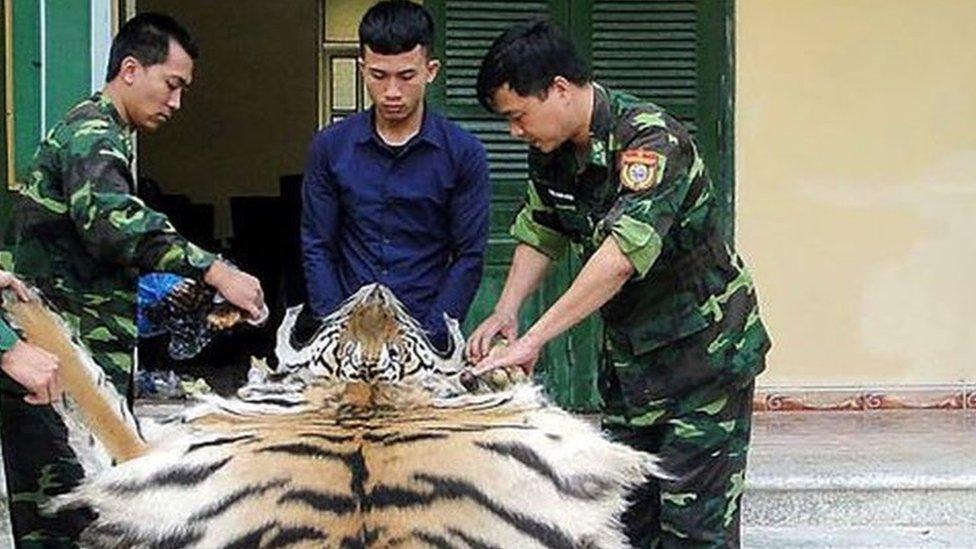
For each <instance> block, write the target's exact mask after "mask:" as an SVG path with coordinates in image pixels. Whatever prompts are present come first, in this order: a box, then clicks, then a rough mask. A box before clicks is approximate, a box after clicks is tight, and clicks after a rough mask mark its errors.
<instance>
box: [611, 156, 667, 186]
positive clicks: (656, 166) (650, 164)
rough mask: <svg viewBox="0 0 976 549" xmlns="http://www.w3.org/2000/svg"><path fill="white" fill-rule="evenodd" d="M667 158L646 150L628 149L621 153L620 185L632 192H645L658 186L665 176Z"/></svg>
mask: <svg viewBox="0 0 976 549" xmlns="http://www.w3.org/2000/svg"><path fill="white" fill-rule="evenodd" d="M666 160H667V158H666V157H665V156H664V155H663V154H660V153H657V152H654V151H649V150H646V149H628V150H626V151H622V152H621V153H620V183H621V185H623V186H624V187H625V188H627V189H630V190H631V191H644V190H647V189H650V188H651V187H653V186H655V185H657V184H658V183H659V182H660V181H661V179H662V177H663V176H664V164H665V161H666Z"/></svg>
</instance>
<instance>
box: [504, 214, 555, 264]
mask: <svg viewBox="0 0 976 549" xmlns="http://www.w3.org/2000/svg"><path fill="white" fill-rule="evenodd" d="M531 215H532V214H531V213H530V212H529V210H528V209H523V210H522V211H520V212H519V214H518V215H517V216H516V217H515V222H514V223H512V227H511V229H509V231H508V232H509V234H511V235H512V237H513V238H515V240H518V241H519V242H521V243H523V244H527V245H529V246H532V247H533V248H535V249H536V250H538V251H540V252H542V253H543V254H545V255H546V256H548V257H549V259H552V260H553V261H558V260H559V258H561V257H562V256H563V254H565V253H566V248H567V247H568V241H567V239H566V236H565V235H562V234H560V233H558V232H556V231H554V230H552V229H550V228H548V227H545V226H543V225H540V224H539V223H536V222H535V221H533V220H532V217H531Z"/></svg>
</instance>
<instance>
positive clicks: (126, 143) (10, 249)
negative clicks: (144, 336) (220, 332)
mask: <svg viewBox="0 0 976 549" xmlns="http://www.w3.org/2000/svg"><path fill="white" fill-rule="evenodd" d="M132 160H133V151H132V135H131V131H130V130H129V129H128V128H127V127H126V124H125V123H124V121H123V120H122V118H121V116H120V115H119V113H118V111H117V110H116V109H115V106H114V105H113V104H112V102H111V100H110V99H109V98H108V97H106V96H104V95H102V94H100V93H96V94H95V95H93V96H92V97H90V98H89V99H87V100H85V101H82V102H81V103H79V104H78V105H76V106H75V107H74V108H72V109H71V110H70V111H69V112H68V113H67V114H66V115H65V117H64V118H63V119H62V120H61V121H59V122H58V123H57V124H56V125H55V126H54V127H53V128H52V129H51V131H50V132H49V133H48V134H47V136H46V137H45V138H44V140H43V141H42V142H41V144H40V145H39V147H38V149H37V152H36V153H35V154H34V158H33V160H32V161H31V164H30V165H29V167H28V169H27V171H26V177H25V179H26V180H25V181H22V182H21V187H20V192H19V196H18V197H17V198H16V201H15V203H14V205H13V209H12V211H11V219H10V225H9V226H8V227H7V231H6V234H5V248H6V252H4V253H3V254H0V268H5V269H8V270H10V271H12V272H15V273H17V274H18V275H19V276H21V277H22V278H23V279H24V280H27V281H29V282H31V283H33V284H35V285H36V286H38V287H39V288H40V289H41V291H42V292H43V293H44V294H45V295H46V297H47V298H48V299H50V300H51V301H53V302H54V304H55V305H56V306H57V307H58V308H59V309H60V311H61V312H62V314H63V316H64V317H65V318H66V320H68V322H69V323H70V324H72V325H73V326H74V327H75V328H76V329H77V330H78V331H79V335H80V336H81V337H82V340H83V341H84V342H85V343H86V344H87V345H88V346H89V347H90V348H91V350H92V351H93V354H94V356H95V358H96V360H97V361H99V364H100V365H101V366H102V367H103V368H105V369H106V370H107V371H109V372H110V373H111V374H118V376H116V375H113V380H116V381H120V382H121V380H122V376H124V374H125V373H127V372H128V371H129V370H130V369H131V354H132V350H133V348H134V344H135V338H136V325H135V318H136V305H135V303H136V301H135V292H136V280H137V277H138V273H139V271H140V270H146V271H149V270H152V271H169V272H174V273H178V274H181V275H184V276H188V277H194V278H198V277H201V276H202V274H203V272H204V271H205V270H206V269H207V268H208V267H209V266H210V264H211V263H212V262H213V261H214V259H215V256H214V255H213V254H211V253H208V252H205V251H204V250H202V249H200V248H198V247H197V246H195V245H193V244H191V243H190V242H187V241H186V240H185V239H184V238H183V237H181V236H180V235H179V234H178V233H177V232H176V230H175V229H174V228H173V226H172V224H170V222H169V220H168V219H167V218H166V216H165V215H163V214H161V213H159V212H156V211H153V210H151V209H150V208H148V207H146V205H145V204H144V203H143V202H142V201H141V200H140V199H139V198H137V197H136V196H134V195H133V192H134V191H135V188H134V177H133V173H132ZM126 377H127V376H126Z"/></svg>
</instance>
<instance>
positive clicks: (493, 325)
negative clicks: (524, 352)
mask: <svg viewBox="0 0 976 549" xmlns="http://www.w3.org/2000/svg"><path fill="white" fill-rule="evenodd" d="M499 334H501V335H502V337H504V338H505V339H506V340H507V341H508V342H509V343H512V342H514V341H515V339H516V338H518V318H516V316H515V315H514V314H510V313H501V312H497V311H496V312H494V313H492V315H491V316H489V317H488V318H486V319H485V320H484V321H482V322H481V324H480V325H479V326H478V328H477V329H476V330H475V331H474V332H472V333H471V337H470V338H468V348H467V354H468V360H470V361H471V362H474V363H475V364H477V363H478V362H481V360H482V359H483V358H485V357H487V356H488V353H489V352H490V351H491V347H492V344H494V342H495V337H496V336H498V335H499Z"/></svg>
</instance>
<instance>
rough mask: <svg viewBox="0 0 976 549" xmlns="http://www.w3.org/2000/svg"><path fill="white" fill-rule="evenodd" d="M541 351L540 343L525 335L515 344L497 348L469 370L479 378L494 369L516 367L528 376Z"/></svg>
mask: <svg viewBox="0 0 976 549" xmlns="http://www.w3.org/2000/svg"><path fill="white" fill-rule="evenodd" d="M541 351H542V342H541V341H539V340H538V339H536V338H535V337H534V336H532V335H531V334H529V333H527V334H526V335H524V336H522V337H521V338H519V339H518V340H517V341H515V343H512V344H510V345H508V346H504V345H499V346H497V347H496V348H495V349H493V350H492V351H491V353H489V354H488V356H486V357H485V358H484V360H482V361H481V362H479V363H478V365H477V366H475V367H474V368H473V369H472V370H471V373H473V374H474V375H477V376H481V375H484V374H486V373H488V372H490V371H492V370H494V369H496V368H508V367H512V366H518V367H519V368H521V369H522V370H523V371H524V372H525V375H527V376H530V375H532V371H533V370H534V369H535V365H536V363H537V362H539V354H540V353H541Z"/></svg>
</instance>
